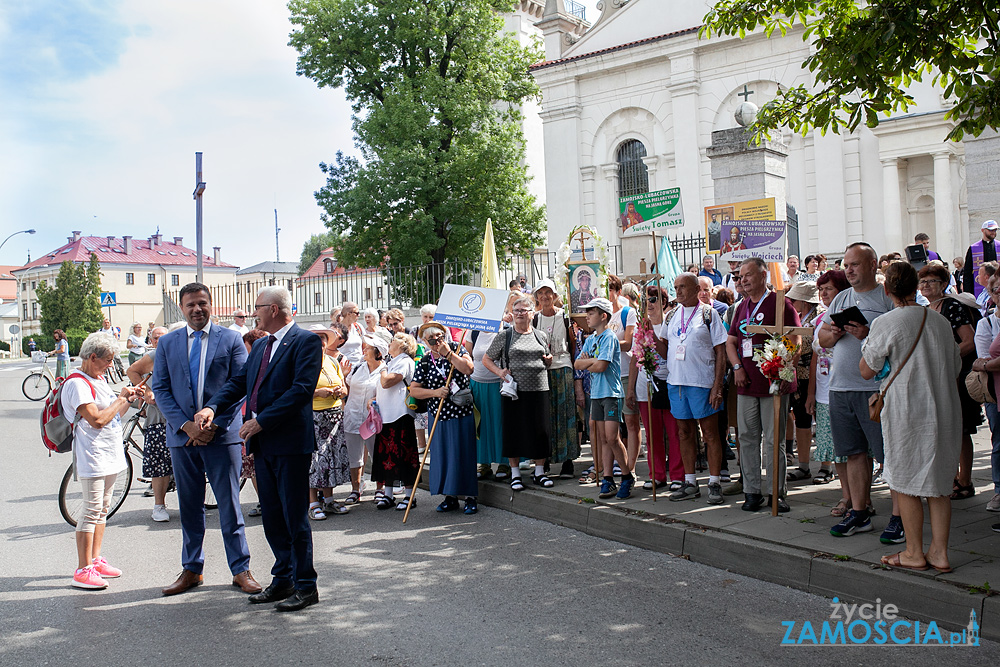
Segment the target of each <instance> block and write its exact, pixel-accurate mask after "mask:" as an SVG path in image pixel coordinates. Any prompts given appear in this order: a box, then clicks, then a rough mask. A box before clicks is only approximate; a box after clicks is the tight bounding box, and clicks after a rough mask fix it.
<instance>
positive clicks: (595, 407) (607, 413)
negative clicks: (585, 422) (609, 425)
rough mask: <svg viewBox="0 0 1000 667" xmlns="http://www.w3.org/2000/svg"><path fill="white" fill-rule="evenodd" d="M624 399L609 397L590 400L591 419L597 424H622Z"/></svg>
mask: <svg viewBox="0 0 1000 667" xmlns="http://www.w3.org/2000/svg"><path fill="white" fill-rule="evenodd" d="M624 402H625V401H624V399H621V398H615V397H614V396H609V397H608V398H591V399H590V418H591V419H593V420H594V421H595V422H620V421H621V415H622V404H623V403H624Z"/></svg>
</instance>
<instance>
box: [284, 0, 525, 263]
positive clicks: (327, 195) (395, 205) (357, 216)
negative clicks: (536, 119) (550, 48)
mask: <svg viewBox="0 0 1000 667" xmlns="http://www.w3.org/2000/svg"><path fill="white" fill-rule="evenodd" d="M513 4H514V3H513V2H512V1H511V0H380V1H379V2H373V1H364V0H291V2H290V3H289V5H288V6H289V8H290V10H291V22H292V24H293V26H294V29H293V32H292V34H291V36H290V42H289V43H290V45H291V46H293V47H295V48H296V49H297V50H298V52H299V58H298V66H297V71H298V73H299V74H300V75H304V76H308V77H309V78H311V79H313V80H314V81H316V83H317V84H318V85H319V86H320V87H342V88H343V89H344V90H345V92H346V93H347V96H348V97H349V98H350V99H351V101H352V105H353V110H354V132H355V142H356V145H357V147H358V149H359V151H360V159H358V158H355V157H349V156H345V155H344V154H343V153H340V152H338V153H337V156H336V160H335V161H334V162H333V163H331V164H322V165H320V168H321V169H322V170H323V172H324V173H325V174H326V176H327V184H326V186H325V187H323V188H322V189H321V190H320V191H319V192H317V193H316V198H317V201H318V202H319V204H320V206H321V207H322V208H323V210H324V213H323V215H322V219H323V222H324V223H325V224H326V226H327V227H328V228H329V229H330V231H331V245H332V246H333V248H334V250H335V251H336V253H337V256H338V258H340V259H341V262H342V263H344V264H351V265H358V266H368V267H374V266H380V265H382V264H385V263H386V261H387V258H388V262H389V263H390V264H393V265H407V264H413V265H425V264H428V263H431V262H433V263H440V262H444V261H446V260H466V261H471V260H475V259H477V258H478V257H479V256H480V253H481V252H482V238H483V233H484V230H485V227H486V219H487V218H492V220H493V224H494V233H495V238H496V244H497V248H498V249H500V250H503V249H506V250H511V251H523V250H527V249H530V248H534V247H535V246H536V245H538V243H539V242H540V241H541V239H542V230H543V225H544V210H543V209H542V207H541V206H539V205H538V204H537V202H536V201H535V199H534V197H532V196H531V195H530V194H529V193H528V190H527V182H528V176H527V171H526V167H525V161H524V138H523V135H522V133H521V130H520V125H519V121H520V119H521V117H522V116H521V112H520V107H519V105H520V104H521V103H522V102H524V101H525V100H527V99H529V98H531V97H532V96H535V95H537V94H538V88H537V86H536V85H535V83H534V80H533V79H532V78H531V76H530V74H529V72H528V67H529V66H530V65H531V64H532V63H534V62H537V61H538V60H540V59H541V52H540V51H539V50H538V48H537V46H536V47H534V48H524V47H521V46H520V45H518V43H517V42H516V40H515V39H514V38H513V37H512V36H510V35H509V34H506V33H505V32H503V20H502V19H501V18H500V16H499V14H498V12H503V11H510V10H511V9H512V8H513Z"/></svg>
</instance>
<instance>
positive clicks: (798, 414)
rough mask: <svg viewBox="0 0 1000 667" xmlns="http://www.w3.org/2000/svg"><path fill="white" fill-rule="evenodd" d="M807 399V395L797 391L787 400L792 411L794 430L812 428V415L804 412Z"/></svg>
mask: <svg viewBox="0 0 1000 667" xmlns="http://www.w3.org/2000/svg"><path fill="white" fill-rule="evenodd" d="M799 386H801V385H799ZM807 398H808V395H807V393H806V392H805V391H797V392H795V393H793V394H792V395H791V396H790V397H789V399H788V405H789V407H790V408H791V410H792V415H793V416H794V417H795V428H812V425H813V418H812V415H811V414H809V413H808V412H807V411H806V399H807Z"/></svg>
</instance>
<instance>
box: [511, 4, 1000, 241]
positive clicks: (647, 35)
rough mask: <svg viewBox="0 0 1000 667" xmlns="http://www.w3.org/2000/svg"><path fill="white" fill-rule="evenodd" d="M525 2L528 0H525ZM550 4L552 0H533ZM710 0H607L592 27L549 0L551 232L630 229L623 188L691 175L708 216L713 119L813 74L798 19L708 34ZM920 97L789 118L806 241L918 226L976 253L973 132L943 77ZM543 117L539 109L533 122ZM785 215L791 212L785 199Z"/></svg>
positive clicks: (545, 82)
mask: <svg viewBox="0 0 1000 667" xmlns="http://www.w3.org/2000/svg"><path fill="white" fill-rule="evenodd" d="M522 4H523V3H522ZM533 4H539V3H533ZM709 6H710V3H708V2H706V1H705V0H689V1H686V2H680V1H678V0H603V1H602V2H601V3H599V4H598V8H599V9H600V10H601V15H600V17H599V18H598V19H597V20H596V21H595V22H594V24H593V25H591V26H589V27H587V28H586V29H585V30H583V31H582V34H581V25H580V22H579V21H578V20H576V21H574V20H572V19H573V15H572V14H571V13H570V12H567V6H566V0H547V1H546V2H545V6H544V11H543V12H542V17H541V19H540V20H537V22H536V23H535V26H536V28H537V30H538V31H539V32H540V33H541V34H542V36H543V40H544V44H545V52H546V60H545V61H544V62H542V63H539V64H537V65H535V66H534V67H533V68H532V73H533V75H534V77H535V79H536V81H537V82H538V84H539V85H540V87H541V89H542V99H541V102H540V109H539V113H538V117H539V118H540V120H541V127H542V140H543V145H544V150H543V151H542V155H541V159H543V160H544V167H542V168H540V167H538V165H537V160H538V159H539V158H538V155H537V151H536V152H532V150H531V144H532V142H533V139H535V137H533V136H532V134H531V133H528V134H527V138H528V143H529V161H532V157H534V161H535V162H536V164H533V165H532V167H533V171H534V172H535V173H536V174H537V172H543V173H544V197H545V203H546V205H547V213H548V243H549V247H550V248H557V247H558V246H559V244H560V243H562V242H563V241H564V240H565V239H566V236H567V234H568V233H569V230H570V229H572V228H573V227H574V226H576V225H578V224H588V225H591V226H593V227H594V228H596V229H597V230H598V231H599V232H600V233H601V235H602V236H603V237H604V238H605V239H607V240H609V241H610V242H612V243H617V242H618V241H617V239H619V238H620V235H621V230H620V226H619V225H618V222H617V221H618V213H619V206H618V200H619V197H620V196H627V195H631V194H637V193H640V192H643V191H656V190H663V189H667V188H674V187H679V188H680V190H681V198H682V206H683V212H684V225H683V227H676V228H672V229H670V230H669V231H668V232H667V233H668V235H671V236H672V235H673V234H675V233H680V232H683V233H692V232H694V233H700V232H703V231H704V214H703V207H705V206H712V205H716V204H723V203H727V202H717V201H716V200H715V193H714V189H713V182H712V177H711V168H710V163H709V159H708V156H707V151H708V149H709V147H710V146H711V142H712V132H713V131H714V130H721V129H728V128H731V127H734V126H735V125H736V122H735V121H734V113H735V111H736V109H737V108H738V107H739V106H740V104H741V103H743V102H744V101H750V102H753V103H755V104H756V105H758V106H762V105H763V104H764V103H766V102H767V101H769V100H771V99H773V98H774V97H775V95H776V94H777V92H778V90H779V89H780V88H785V87H792V86H796V85H798V84H800V83H806V84H808V83H810V82H811V80H812V79H811V76H810V75H809V73H808V72H807V71H804V70H803V68H802V66H801V63H802V62H803V60H805V58H806V57H807V56H808V54H809V49H810V45H809V43H807V42H804V41H803V40H802V31H801V28H800V29H798V30H794V31H790V32H789V33H788V34H787V35H786V36H784V37H780V36H777V33H775V35H776V36H774V37H772V38H771V39H767V38H765V37H764V35H762V34H753V35H748V36H747V37H745V38H744V39H738V38H734V37H713V38H712V39H701V38H699V36H698V29H699V27H700V26H701V25H702V19H703V17H704V15H705V14H706V13H707V12H708V10H709ZM912 93H913V95H914V97H915V98H916V100H917V106H916V108H913V109H911V110H910V112H908V113H907V114H905V115H898V116H894V117H890V118H888V119H885V120H883V121H882V123H881V124H880V125H879V126H878V127H877V128H875V129H869V128H867V127H860V128H859V129H858V130H856V131H855V132H853V133H850V134H841V135H836V134H833V133H827V134H826V135H823V134H821V133H820V132H809V133H808V134H807V135H805V136H801V135H799V134H793V133H791V132H787V131H786V132H784V133H783V134H782V136H781V140H782V142H783V143H784V144H785V145H786V146H787V147H788V159H787V167H788V176H787V181H786V190H787V195H786V199H787V202H788V203H789V204H791V205H792V206H794V207H795V209H796V212H797V215H798V220H799V223H798V224H799V245H800V248H801V253H802V254H809V253H816V252H822V253H825V254H828V255H832V256H838V255H839V254H840V253H842V252H843V250H844V247H845V246H846V245H847V244H848V243H852V242H855V241H866V242H868V243H870V244H872V246H874V247H875V249H876V251H878V252H879V254H884V253H887V252H891V251H902V250H903V248H904V247H905V246H906V245H910V244H912V243H913V237H914V235H915V234H916V233H918V232H925V233H927V234H929V235H930V236H931V239H932V241H931V247H932V249H934V250H936V251H938V252H939V253H940V254H941V255H942V257H946V258H949V259H950V258H952V257H956V256H959V255H963V254H964V250H965V248H966V247H967V246H968V244H969V242H970V237H971V239H972V240H975V239H976V238H978V236H979V233H978V227H979V224H980V223H981V222H982V221H981V220H972V221H970V220H969V215H968V206H967V201H966V199H967V195H966V192H967V190H966V185H965V164H964V158H965V150H964V146H963V143H962V142H957V143H956V142H949V141H946V140H945V136H946V135H947V133H948V131H949V130H950V129H951V125H950V124H949V122H948V121H946V120H945V119H944V114H945V112H946V110H947V108H948V105H947V102H946V100H945V99H943V96H942V94H941V91H940V89H937V88H934V87H932V86H931V85H930V83H928V82H925V83H923V84H917V85H915V86H914V88H913V89H912ZM532 122H533V119H532V118H531V117H529V118H528V119H526V126H530V125H531V123H532ZM779 217H781V215H780V213H779Z"/></svg>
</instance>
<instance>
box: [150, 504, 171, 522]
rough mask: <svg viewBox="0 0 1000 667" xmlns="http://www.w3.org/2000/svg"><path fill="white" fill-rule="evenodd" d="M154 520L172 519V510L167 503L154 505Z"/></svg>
mask: <svg viewBox="0 0 1000 667" xmlns="http://www.w3.org/2000/svg"><path fill="white" fill-rule="evenodd" d="M152 518H153V521H160V522H162V521H170V512H168V511H167V506H166V505H153V515H152Z"/></svg>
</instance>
